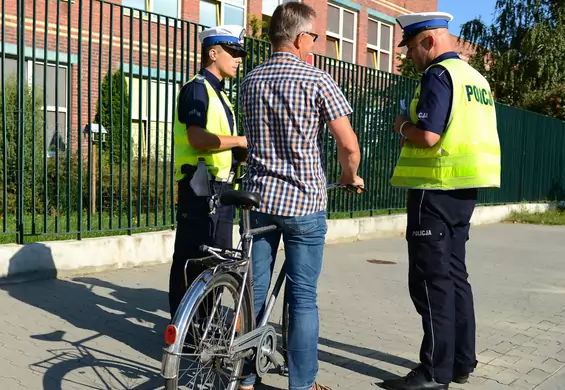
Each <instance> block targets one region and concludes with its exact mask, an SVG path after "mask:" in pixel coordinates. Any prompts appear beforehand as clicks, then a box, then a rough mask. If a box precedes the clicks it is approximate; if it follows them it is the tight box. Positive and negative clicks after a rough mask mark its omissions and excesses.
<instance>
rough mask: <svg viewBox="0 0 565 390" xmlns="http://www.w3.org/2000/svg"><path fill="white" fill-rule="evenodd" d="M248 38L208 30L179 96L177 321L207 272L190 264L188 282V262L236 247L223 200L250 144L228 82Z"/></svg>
mask: <svg viewBox="0 0 565 390" xmlns="http://www.w3.org/2000/svg"><path fill="white" fill-rule="evenodd" d="M244 34H245V29H244V28H243V27H241V26H219V27H213V28H208V29H206V30H204V31H202V33H201V34H200V41H201V42H202V52H201V53H202V68H201V70H200V72H199V73H198V74H196V75H195V76H194V77H192V78H191V79H190V80H189V81H188V82H187V83H186V84H185V85H184V86H183V87H182V88H181V90H180V91H179V93H178V97H177V111H176V115H175V125H174V142H175V171H176V172H175V176H176V181H177V184H178V205H177V230H176V237H175V248H174V253H173V263H172V266H171V273H170V278H169V305H170V313H171V319H172V318H173V317H174V315H175V312H176V310H177V308H178V306H179V304H180V301H181V299H182V297H183V295H184V294H185V292H186V290H187V288H188V286H190V284H191V283H192V282H193V281H194V280H195V279H196V278H197V277H198V275H199V274H200V273H201V272H202V270H203V269H202V268H201V267H199V266H198V265H197V264H195V263H189V265H188V267H187V272H186V277H187V279H186V281H185V276H184V275H183V273H184V267H185V264H186V261H187V259H193V258H199V257H202V256H205V254H204V253H202V252H201V251H200V249H199V247H200V245H208V246H214V247H218V248H231V247H232V236H233V211H234V210H233V207H232V206H225V205H222V204H220V203H219V202H218V199H219V196H220V194H221V192H222V191H225V190H228V189H233V184H232V183H233V177H234V172H235V171H236V167H237V163H238V162H240V161H245V157H246V156H245V154H246V148H247V140H246V138H245V136H238V135H237V130H236V118H235V115H234V110H233V107H232V104H231V103H230V101H229V98H228V96H227V95H226V93H225V92H224V81H225V80H226V79H228V78H233V77H235V76H236V75H237V72H238V67H239V65H240V64H241V62H242V58H243V57H245V56H246V54H247V53H246V51H245V49H244V47H243V45H242V39H243V36H244ZM210 307H212V306H211V305H210ZM204 314H205V313H204ZM188 341H189V340H187V342H188Z"/></svg>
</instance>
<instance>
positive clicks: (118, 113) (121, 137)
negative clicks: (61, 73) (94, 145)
mask: <svg viewBox="0 0 565 390" xmlns="http://www.w3.org/2000/svg"><path fill="white" fill-rule="evenodd" d="M109 76H110V73H109V72H108V73H106V75H105V76H104V80H103V81H102V89H101V91H100V97H101V98H100V99H98V100H97V101H96V117H95V119H94V123H98V124H100V123H101V124H102V126H104V128H105V129H106V131H107V132H108V136H109V137H108V138H106V142H105V143H104V144H103V146H102V147H103V148H104V150H106V151H110V149H112V147H113V149H112V151H113V160H114V162H119V161H120V151H121V153H122V156H123V157H122V159H127V156H128V155H129V154H128V153H129V141H130V138H131V136H130V134H129V122H130V115H129V93H128V86H127V81H126V78H125V76H124V75H123V73H122V71H121V69H118V70H117V71H116V72H114V74H113V75H112V85H111V87H112V97H111V99H110V77H109ZM122 82H123V87H124V90H123V95H124V96H123V104H122ZM100 100H102V109H100ZM110 101H111V102H112V118H111V122H110V104H109V102H110ZM122 108H123V113H122ZM112 141H113V142H112ZM122 143H123V145H122ZM112 144H113V145H112Z"/></svg>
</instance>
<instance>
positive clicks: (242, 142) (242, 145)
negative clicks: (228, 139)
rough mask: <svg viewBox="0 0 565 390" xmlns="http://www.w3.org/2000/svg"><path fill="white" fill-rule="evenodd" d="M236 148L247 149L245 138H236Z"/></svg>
mask: <svg viewBox="0 0 565 390" xmlns="http://www.w3.org/2000/svg"><path fill="white" fill-rule="evenodd" d="M237 146H238V147H240V148H245V149H247V137H245V136H237Z"/></svg>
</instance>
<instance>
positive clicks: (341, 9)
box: [326, 2, 359, 64]
mask: <svg viewBox="0 0 565 390" xmlns="http://www.w3.org/2000/svg"><path fill="white" fill-rule="evenodd" d="M328 7H335V8H338V9H339V33H337V34H336V33H334V32H331V31H329V30H327V28H326V39H327V38H328V37H329V38H333V39H334V40H336V41H337V45H338V47H337V49H338V50H336V53H337V57H338V58H337V59H338V60H340V61H344V60H343V55H342V51H343V44H342V42H344V41H345V42H349V43H352V44H353V62H352V63H353V64H356V63H357V28H358V27H359V26H358V23H359V22H358V19H359V13H358V12H357V11H354V10H352V9H349V8H345V7H342V6H340V5H337V4H335V3H329V2H328ZM344 12H349V13H352V14H353V40H351V39H349V38H344V37H343V13H344ZM326 22H327V20H326Z"/></svg>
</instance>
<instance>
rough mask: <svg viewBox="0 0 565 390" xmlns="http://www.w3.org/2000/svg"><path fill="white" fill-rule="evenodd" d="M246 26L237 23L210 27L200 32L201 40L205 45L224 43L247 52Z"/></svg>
mask: <svg viewBox="0 0 565 390" xmlns="http://www.w3.org/2000/svg"><path fill="white" fill-rule="evenodd" d="M244 37H245V28H243V27H241V26H237V25H224V26H218V27H210V28H207V29H205V30H202V32H201V33H200V42H202V45H203V46H212V45H222V46H227V47H229V48H232V49H235V50H237V51H240V52H243V53H244V54H246V53H247V52H246V50H245V48H244V47H243V44H244V42H243V39H244Z"/></svg>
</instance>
